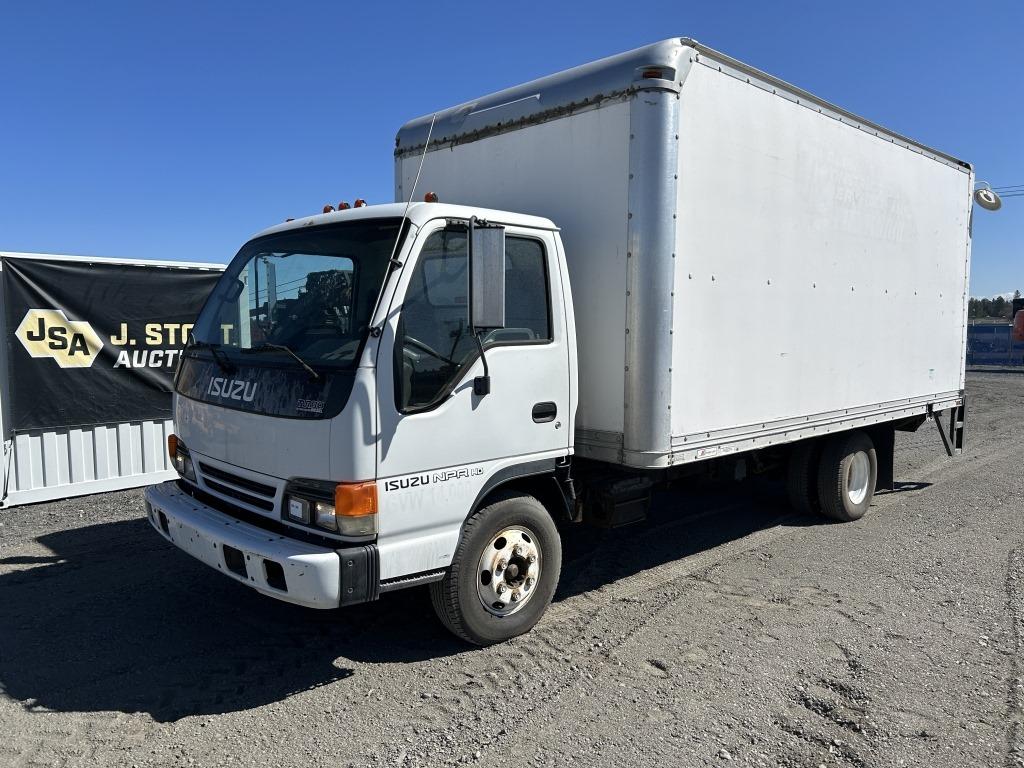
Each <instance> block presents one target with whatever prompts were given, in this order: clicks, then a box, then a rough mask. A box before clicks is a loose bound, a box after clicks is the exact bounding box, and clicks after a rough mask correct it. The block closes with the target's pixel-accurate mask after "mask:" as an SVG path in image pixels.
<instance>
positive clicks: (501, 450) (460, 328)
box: [377, 220, 571, 578]
mask: <svg viewBox="0 0 1024 768" xmlns="http://www.w3.org/2000/svg"><path fill="white" fill-rule="evenodd" d="M467 237H468V231H467V229H466V227H465V226H460V225H458V224H454V225H453V224H448V223H446V222H444V221H443V220H439V221H437V222H432V223H431V224H427V225H426V226H424V228H423V229H422V230H421V231H420V232H419V234H418V236H417V238H416V242H415V243H414V245H413V248H412V253H413V254H414V255H413V257H412V258H409V259H407V263H406V266H405V267H404V268H403V270H402V276H401V279H400V281H399V286H398V291H397V293H396V296H397V297H401V302H400V304H399V300H398V299H397V298H396V301H395V303H394V304H393V305H392V308H391V312H390V314H389V318H388V322H387V325H386V327H385V328H384V329H383V330H384V333H383V338H382V342H385V343H382V344H381V345H380V352H379V354H378V358H377V392H378V404H377V405H378V416H379V420H378V424H379V431H378V440H377V452H378V453H377V462H378V463H377V467H378V472H377V475H378V481H377V485H378V495H379V499H380V501H379V503H380V516H379V528H380V531H379V533H380V547H381V556H382V557H381V569H382V571H381V578H387V575H386V574H387V573H388V572H389V571H391V570H396V572H399V571H400V572H404V573H409V572H414V571H416V570H428V569H429V568H431V567H438V566H444V565H446V564H447V562H446V561H445V557H446V555H447V554H448V550H449V548H450V549H452V550H453V549H454V540H452V536H453V535H454V536H456V537H457V534H458V529H459V527H460V526H461V524H462V522H463V521H464V520H465V518H466V516H467V515H468V514H469V511H470V509H471V508H472V506H473V504H474V501H475V499H476V498H477V497H478V496H479V495H480V494H481V493H482V492H484V491H485V490H486V487H487V486H488V483H491V484H492V485H493V483H494V482H495V478H496V477H497V478H499V479H500V478H501V477H507V476H513V475H515V474H531V473H535V472H540V471H544V469H545V468H547V471H550V470H551V469H552V468H553V466H554V462H555V460H556V459H557V458H559V457H561V456H564V455H566V454H567V453H568V450H569V445H570V434H569V433H570V425H571V419H570V418H569V413H568V409H569V403H570V400H569V387H570V374H569V345H568V343H567V328H566V315H565V310H564V307H565V302H564V300H563V286H562V283H561V278H560V271H559V268H558V262H557V253H556V241H555V238H554V236H553V233H551V232H550V231H546V230H534V229H527V228H518V227H512V226H508V227H506V229H505V254H506V265H505V308H506V309H505V312H506V319H505V328H503V329H500V330H495V331H491V332H490V333H488V334H487V335H486V336H484V337H483V339H482V340H483V344H484V350H485V355H486V359H487V366H488V369H489V374H490V392H489V393H488V394H486V395H482V396H481V395H477V394H475V392H474V386H473V384H474V379H475V378H476V377H477V376H482V375H483V373H484V367H483V362H482V361H481V359H480V355H479V352H478V347H477V344H476V341H475V340H474V339H473V337H472V336H471V335H470V333H469V316H468V306H469V305H468V299H469V290H468V260H467V259H468V254H467ZM388 341H390V342H391V343H387V342H388ZM431 531H435V532H436V535H437V536H438V537H440V539H442V540H443V542H442V541H440V540H439V541H438V542H437V545H438V546H437V547H436V549H431V547H430V546H429V545H428V546H427V549H428V550H431V551H430V552H429V553H427V552H422V551H417V554H415V555H413V553H412V552H411V551H410V552H406V553H405V554H404V555H403V556H401V557H398V558H397V559H399V560H402V561H407V560H408V556H412V559H413V560H415V561H416V562H415V563H413V562H405V564H404V565H402V566H398V565H396V564H395V558H394V557H393V558H390V559H389V558H388V557H387V554H388V550H389V547H395V546H399V544H398V542H399V540H401V539H404V538H405V537H411V536H415V537H416V539H417V544H416V545H415V546H413V545H411V544H410V546H411V547H412V549H417V550H419V549H422V546H423V545H424V540H425V539H429V538H430V536H431V533H430V532H431ZM392 554H395V555H397V553H395V552H393V553H392Z"/></svg>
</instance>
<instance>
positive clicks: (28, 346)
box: [3, 259, 220, 432]
mask: <svg viewBox="0 0 1024 768" xmlns="http://www.w3.org/2000/svg"><path fill="white" fill-rule="evenodd" d="M3 267H4V280H3V284H4V295H3V304H4V313H5V318H4V319H5V321H6V329H7V339H6V342H7V359H8V363H9V365H8V370H7V371H6V376H7V379H8V387H7V390H8V392H9V393H10V411H9V413H10V422H11V423H10V424H9V425H8V429H10V430H13V431H15V432H20V431H26V430H30V429H51V428H61V427H74V426H85V425H95V424H110V423H118V422H123V421H137V420H148V419H162V418H170V416H171V394H170V393H171V391H172V389H173V385H172V379H173V376H174V369H175V366H176V365H177V363H178V358H179V356H180V354H181V351H180V350H181V347H182V345H183V344H184V342H185V338H186V335H187V333H188V331H189V329H190V328H191V327H192V323H193V322H194V321H195V318H196V315H198V314H199V310H200V309H201V308H202V306H203V302H205V301H206V296H207V295H208V294H209V293H210V291H211V290H212V288H213V286H214V284H215V283H216V281H217V278H218V277H220V272H216V271H210V270H202V269H193V268H170V267H161V266H141V265H132V264H116V263H109V262H100V261H93V262H90V261H85V260H82V261H63V260H43V259H4V263H3Z"/></svg>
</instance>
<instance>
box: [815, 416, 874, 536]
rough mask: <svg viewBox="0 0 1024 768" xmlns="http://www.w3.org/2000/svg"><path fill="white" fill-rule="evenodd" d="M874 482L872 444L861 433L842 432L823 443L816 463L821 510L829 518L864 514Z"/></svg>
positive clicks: (849, 518)
mask: <svg viewBox="0 0 1024 768" xmlns="http://www.w3.org/2000/svg"><path fill="white" fill-rule="evenodd" d="M877 482H878V457H877V456H876V455H875V445H874V443H872V442H871V438H870V437H868V436H867V435H866V434H865V433H864V432H844V433H841V434H838V435H835V436H834V437H832V438H831V439H830V440H829V441H828V443H827V444H826V445H825V449H824V451H823V452H822V455H821V462H820V463H819V465H818V500H819V501H820V502H821V511H822V513H823V514H825V515H826V516H828V517H831V518H832V519H833V520H839V521H840V522H844V523H846V522H850V521H852V520H859V519H860V518H862V517H864V513H865V512H867V511H868V507H869V506H871V499H872V498H873V497H874V495H875V485H876V484H877Z"/></svg>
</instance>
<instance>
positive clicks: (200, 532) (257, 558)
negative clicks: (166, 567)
mask: <svg viewBox="0 0 1024 768" xmlns="http://www.w3.org/2000/svg"><path fill="white" fill-rule="evenodd" d="M145 497H146V514H147V515H148V517H149V522H150V524H151V525H152V526H153V528H154V529H155V530H156V531H157V533H159V534H160V535H161V536H163V537H164V538H165V539H167V540H168V541H170V542H171V543H172V544H174V545H175V546H176V547H178V548H179V549H183V550H184V551H186V552H188V553H189V554H190V555H192V556H193V557H195V558H196V559H197V560H201V561H202V562H204V563H206V564H207V565H209V566H210V567H211V568H216V569H217V570H219V571H221V572H222V573H225V574H227V575H228V576H230V577H232V578H233V579H235V580H236V581H240V582H242V583H243V584H246V585H247V586H249V587H252V588H253V589H255V590H257V591H258V592H262V593H263V594H265V595H269V596H270V597H275V598H277V599H278V600H284V601H286V602H289V603H295V604H297V605H304V606H307V607H309V608H337V607H339V606H344V605H351V604H354V603H362V602H366V601H368V600H375V599H376V598H377V595H378V593H379V590H380V577H379V566H378V558H377V548H376V546H375V545H373V544H369V545H363V546H358V547H352V548H349V549H337V550H335V549H329V548H327V547H319V546H316V545H314V544H308V543H306V542H304V541H299V540H296V539H293V538H290V537H288V536H284V535H281V534H280V533H277V532H274V531H268V530H266V529H264V528H260V527H259V526H256V525H252V524H250V523H246V522H243V521H241V520H237V519H235V518H234V517H232V516H231V515H228V514H225V513H224V512H221V511H219V510H216V509H213V508H212V507H209V506H207V505H206V504H203V503H202V502H200V501H199V500H197V499H195V498H193V497H192V496H190V495H189V494H187V493H185V491H183V490H182V489H181V488H179V487H178V485H177V483H175V482H166V483H161V484H160V485H154V486H150V487H149V488H147V489H146V492H145Z"/></svg>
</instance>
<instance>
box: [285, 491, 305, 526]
mask: <svg viewBox="0 0 1024 768" xmlns="http://www.w3.org/2000/svg"><path fill="white" fill-rule="evenodd" d="M287 512H288V519H289V520H294V521H295V522H297V523H308V522H309V502H308V501H306V500H305V499H300V498H299V497H297V496H289V497H288V507H287Z"/></svg>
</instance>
